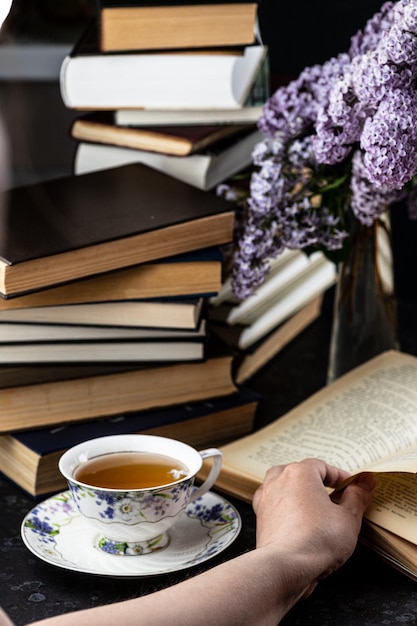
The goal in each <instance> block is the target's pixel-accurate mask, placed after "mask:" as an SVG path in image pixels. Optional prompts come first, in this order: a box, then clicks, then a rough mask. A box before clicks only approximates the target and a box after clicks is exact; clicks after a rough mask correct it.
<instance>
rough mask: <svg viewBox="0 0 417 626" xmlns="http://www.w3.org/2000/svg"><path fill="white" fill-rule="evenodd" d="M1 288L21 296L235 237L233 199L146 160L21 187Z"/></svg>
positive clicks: (2, 219)
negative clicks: (173, 174)
mask: <svg viewBox="0 0 417 626" xmlns="http://www.w3.org/2000/svg"><path fill="white" fill-rule="evenodd" d="M0 223H1V238H0V292H1V293H2V294H3V295H5V296H9V295H18V294H22V293H25V292H29V291H36V290H38V289H42V288H45V287H50V286H52V285H57V284H60V283H64V282H67V281H70V280H74V279H77V278H83V277H86V276H92V275H96V274H101V273H104V272H108V271H110V270H114V269H121V268H123V267H128V266H132V265H136V264H138V263H144V262H147V261H148V262H149V261H151V260H155V259H159V258H163V257H169V256H172V255H174V254H180V253H184V252H189V251H191V250H196V249H199V248H205V247H210V246H215V245H220V244H224V243H229V242H230V241H232V240H233V227H234V207H233V205H232V203H230V202H227V201H225V200H223V199H222V198H219V197H216V196H215V194H211V193H206V192H203V191H201V190H199V189H196V188H195V187H193V186H191V185H187V184H185V183H183V182H182V181H179V180H177V179H175V178H173V177H171V176H168V175H166V174H164V173H162V172H158V171H157V170H155V169H153V168H150V167H148V166H146V165H143V164H132V165H126V166H122V167H118V168H112V169H109V170H106V171H103V172H93V173H90V174H86V175H85V176H66V177H62V178H57V179H52V180H48V181H46V182H42V183H35V184H32V185H27V186H24V187H16V188H13V189H11V190H10V191H9V194H8V202H6V203H5V205H4V206H2V208H1V209H0Z"/></svg>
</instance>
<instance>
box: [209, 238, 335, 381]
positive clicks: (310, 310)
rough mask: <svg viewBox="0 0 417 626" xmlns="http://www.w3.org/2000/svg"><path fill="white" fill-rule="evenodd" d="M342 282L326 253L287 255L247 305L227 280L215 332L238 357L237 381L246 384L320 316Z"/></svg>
mask: <svg viewBox="0 0 417 626" xmlns="http://www.w3.org/2000/svg"><path fill="white" fill-rule="evenodd" d="M336 278H337V272H336V266H335V264H334V263H332V262H331V261H329V260H328V259H327V258H326V257H325V256H324V255H323V254H322V253H321V252H316V253H314V254H313V255H310V256H307V255H306V254H305V253H304V252H303V251H301V250H289V249H286V250H285V251H284V252H283V253H282V254H281V255H279V256H278V257H277V258H276V259H273V260H272V261H271V269H270V272H269V274H268V275H267V277H266V280H265V282H264V283H263V284H262V285H261V286H260V287H258V288H257V289H256V290H255V291H254V293H253V294H252V295H251V296H249V297H248V298H246V299H245V300H243V301H238V300H237V299H236V297H235V296H234V295H233V291H232V280H231V277H230V276H228V277H227V278H226V279H225V280H224V283H223V285H222V288H221V290H220V292H219V293H218V294H216V295H214V296H213V297H211V299H210V302H209V307H208V313H207V317H208V319H209V321H210V330H211V331H212V332H214V333H215V334H216V335H218V336H219V337H221V338H222V340H223V341H225V342H226V343H227V344H228V345H230V346H232V347H233V348H234V349H235V350H236V352H237V356H236V367H235V380H236V382H237V383H238V384H241V383H244V382H246V381H247V380H248V379H249V378H250V377H251V376H253V375H254V374H255V373H256V372H258V371H259V369H260V368H262V367H263V366H264V365H266V363H268V361H269V360H270V359H272V358H273V357H274V356H275V354H277V353H278V352H279V351H280V350H281V349H282V348H283V347H284V346H285V345H287V344H288V343H289V342H290V341H291V340H292V339H294V337H296V336H297V335H298V334H299V333H300V332H302V331H303V330H304V329H305V328H306V327H307V326H308V325H310V324H311V323H312V322H313V321H314V320H315V319H316V318H317V317H318V316H319V315H320V312H321V304H322V298H323V295H324V293H325V291H327V289H329V288H330V287H332V286H333V285H334V284H335V282H336Z"/></svg>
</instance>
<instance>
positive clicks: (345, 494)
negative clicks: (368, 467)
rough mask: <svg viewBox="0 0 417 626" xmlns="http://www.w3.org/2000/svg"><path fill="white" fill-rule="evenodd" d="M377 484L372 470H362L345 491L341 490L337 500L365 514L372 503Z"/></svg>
mask: <svg viewBox="0 0 417 626" xmlns="http://www.w3.org/2000/svg"><path fill="white" fill-rule="evenodd" d="M375 486H376V480H375V477H374V475H373V474H372V473H371V472H362V473H361V474H357V476H355V477H354V478H353V479H352V480H351V481H350V482H349V484H348V485H347V486H346V487H345V489H344V490H343V491H341V492H339V497H338V498H337V501H338V503H339V504H341V505H342V506H345V507H347V508H349V509H350V510H352V512H355V513H360V514H361V515H363V513H364V512H365V510H366V509H367V508H368V506H369V504H370V503H371V500H372V496H373V493H374V491H375Z"/></svg>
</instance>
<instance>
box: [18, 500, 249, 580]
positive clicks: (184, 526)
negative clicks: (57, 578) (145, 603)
mask: <svg viewBox="0 0 417 626" xmlns="http://www.w3.org/2000/svg"><path fill="white" fill-rule="evenodd" d="M240 529H241V519H240V515H239V513H238V511H237V510H236V509H235V508H234V507H233V506H232V504H230V502H228V501H227V500H225V499H224V498H222V497H221V496H219V495H217V494H214V493H212V492H208V493H206V494H204V495H203V496H202V497H201V498H198V500H196V501H194V502H191V503H190V504H189V505H188V506H187V509H186V511H185V513H184V514H183V515H182V516H181V518H180V519H179V520H178V522H177V523H176V524H175V525H174V526H173V527H172V528H171V529H170V531H169V532H168V534H169V538H170V542H169V545H168V546H167V547H166V548H165V549H164V550H161V551H160V552H156V553H154V554H149V555H138V556H133V557H132V558H124V557H120V556H118V555H115V554H109V553H106V552H103V551H101V550H100V549H98V548H97V546H96V545H95V542H96V541H97V537H96V536H95V535H96V533H95V531H94V529H93V530H91V528H90V526H89V524H88V523H86V521H85V520H84V518H83V517H82V516H81V515H80V514H79V512H78V509H77V507H76V505H75V504H74V502H73V500H72V497H71V493H70V491H64V492H62V493H59V494H57V495H56V496H52V497H50V498H48V499H47V500H45V501H44V502H42V503H40V504H38V505H37V506H35V507H34V508H33V509H32V510H31V511H30V512H29V513H28V514H27V515H26V517H25V518H24V520H23V522H22V528H21V533H22V539H23V541H24V543H25V545H26V546H27V548H28V549H29V550H30V551H31V552H32V553H33V554H35V555H36V556H37V557H39V558H40V559H41V560H43V561H46V562H48V563H50V564H52V565H55V566H57V567H61V568H64V569H70V570H73V571H78V572H83V573H90V574H97V575H104V576H126V577H137V576H138V577H139V576H151V575H159V574H164V573H169V572H175V571H179V570H182V569H185V568H188V567H192V566H194V565H197V564H199V563H202V562H204V561H206V560H208V559H210V558H212V557H213V556H215V555H217V554H219V553H220V552H222V551H223V550H225V549H226V548H227V547H228V546H229V545H230V544H231V543H232V542H233V541H234V540H235V539H236V537H237V536H238V534H239V532H240Z"/></svg>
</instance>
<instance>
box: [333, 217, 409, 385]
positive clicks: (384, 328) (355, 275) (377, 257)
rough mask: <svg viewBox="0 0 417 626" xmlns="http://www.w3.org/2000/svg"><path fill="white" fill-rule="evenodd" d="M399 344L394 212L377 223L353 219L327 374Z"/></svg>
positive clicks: (336, 374)
mask: <svg viewBox="0 0 417 626" xmlns="http://www.w3.org/2000/svg"><path fill="white" fill-rule="evenodd" d="M398 348H399V342H398V327H397V309H396V300H395V294H394V276H393V258H392V241H391V231H390V224H389V216H388V214H386V215H385V214H384V216H383V217H382V218H380V219H379V220H377V221H376V222H375V223H374V224H373V225H372V226H364V225H363V224H361V223H360V222H359V221H358V220H357V219H353V220H352V228H351V233H350V238H349V242H348V249H347V254H346V256H345V259H344V261H343V262H342V263H341V265H340V267H339V272H338V281H337V285H336V293H335V302H334V312H333V323H332V332H331V340H330V354H329V366H328V372H327V380H328V382H329V383H330V382H332V381H333V380H335V379H336V378H338V377H339V376H341V375H342V374H345V373H346V372H348V371H349V370H351V369H352V368H354V367H356V366H357V365H360V364H361V363H364V362H365V361H367V360H369V359H371V358H372V357H374V356H377V355H378V354H380V353H381V352H384V351H385V350H390V349H398Z"/></svg>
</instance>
